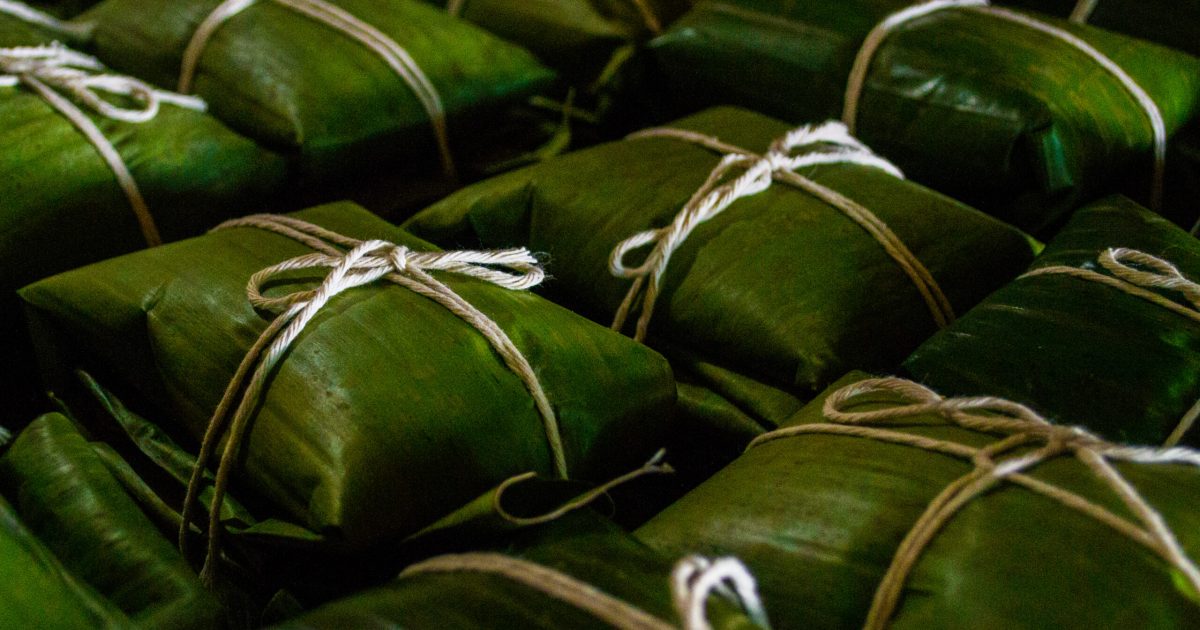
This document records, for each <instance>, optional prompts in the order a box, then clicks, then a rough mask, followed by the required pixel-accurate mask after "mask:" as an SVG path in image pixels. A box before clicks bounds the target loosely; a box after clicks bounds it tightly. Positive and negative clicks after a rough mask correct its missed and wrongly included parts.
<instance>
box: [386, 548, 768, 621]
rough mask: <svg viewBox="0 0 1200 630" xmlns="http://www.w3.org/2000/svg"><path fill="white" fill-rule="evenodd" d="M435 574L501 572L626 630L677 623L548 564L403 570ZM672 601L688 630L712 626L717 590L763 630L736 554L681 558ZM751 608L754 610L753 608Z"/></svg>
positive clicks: (452, 563) (439, 560) (460, 562)
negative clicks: (711, 602) (709, 607)
mask: <svg viewBox="0 0 1200 630" xmlns="http://www.w3.org/2000/svg"><path fill="white" fill-rule="evenodd" d="M431 573H482V574H487V575H497V576H500V577H503V578H505V579H508V580H511V581H513V582H516V583H517V584H521V585H522V586H526V587H529V588H531V589H534V590H536V591H538V592H541V593H543V594H545V595H547V596H549V597H552V598H554V599H557V600H559V601H561V602H564V603H566V604H568V605H571V606H574V607H575V608H578V609H579V610H582V611H584V612H586V613H588V614H590V615H592V616H594V617H596V618H597V619H599V620H600V621H603V622H604V623H606V624H608V625H610V626H612V627H614V628H621V629H622V630H673V629H674V628H675V627H676V626H675V625H674V624H672V623H669V622H667V621H664V620H662V619H660V618H658V617H656V616H654V615H651V614H650V613H648V612H646V611H644V610H642V609H640V608H638V607H636V606H634V605H632V604H630V603H628V602H626V601H624V600H621V599H618V598H616V597H613V596H612V595H609V594H608V593H605V592H604V591H602V590H600V589H598V588H596V587H595V586H592V585H591V584H588V583H587V582H584V581H582V580H579V579H577V578H575V577H572V576H570V575H567V574H565V573H562V572H561V571H556V570H554V569H551V568H549V567H545V566H542V565H540V564H537V563H534V562H530V561H528V560H522V559H520V558H514V557H512V556H508V555H504V554H499V553H464V554H451V555H445V556H438V557H436V558H433V559H431V560H426V561H424V562H419V563H417V564H414V565H412V566H411V567H408V568H407V569H405V570H404V571H403V572H401V573H400V578H401V579H403V578H408V577H412V576H415V575H426V574H431ZM671 594H672V600H673V601H674V602H675V603H676V605H677V606H680V607H681V608H680V609H679V610H680V613H681V615H684V616H683V617H682V622H683V625H682V627H683V628H684V629H685V630H709V628H711V626H710V625H709V623H708V619H707V616H706V614H705V613H706V611H705V606H706V604H707V602H708V598H709V597H711V596H712V595H713V594H717V595H720V596H722V597H725V598H727V599H729V601H730V602H731V603H733V604H735V605H737V606H745V607H746V608H745V610H746V612H747V615H748V616H749V617H750V618H751V620H752V621H754V622H755V623H759V624H760V625H761V626H762V627H763V628H766V627H768V626H767V625H766V624H765V621H766V615H765V613H763V611H762V606H761V602H759V599H758V594H757V588H756V586H755V583H754V578H753V577H752V576H751V575H750V573H749V571H747V570H746V568H745V567H744V566H743V565H742V564H741V563H740V562H738V561H737V560H735V559H733V558H722V559H720V560H717V561H716V562H710V561H708V560H706V559H704V558H700V557H698V556H692V557H689V558H685V559H684V560H682V561H680V563H679V564H678V565H676V568H675V570H674V572H673V573H672V579H671ZM751 608H753V610H751Z"/></svg>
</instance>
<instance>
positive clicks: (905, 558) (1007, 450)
mask: <svg viewBox="0 0 1200 630" xmlns="http://www.w3.org/2000/svg"><path fill="white" fill-rule="evenodd" d="M878 394H889V395H893V396H897V397H899V398H900V399H901V400H902V401H903V402H900V403H894V404H893V405H892V406H889V407H885V408H882V409H879V410H876V411H847V409H848V408H850V407H852V406H853V403H854V401H855V399H857V398H859V397H860V396H871V395H878ZM824 414H825V417H826V418H827V419H828V420H830V421H831V423H828V424H823V423H814V424H803V425H796V426H790V427H786V428H783V429H778V430H775V431H772V432H770V433H766V434H764V435H761V436H759V437H758V438H756V439H755V440H754V441H753V442H751V443H750V446H749V447H748V448H754V447H756V446H759V445H761V444H764V443H766V442H770V441H772V440H778V439H783V438H790V437H796V436H801V435H812V434H825V435H840V436H847V437H860V438H868V439H873V440H879V441H882V442H888V443H892V444H900V445H904V446H911V447H914V448H919V449H921V450H925V451H930V452H935V453H941V454H943V455H949V456H952V457H958V458H961V459H965V460H968V461H970V462H971V463H972V464H973V466H974V468H973V469H972V470H971V471H970V472H969V473H967V474H966V475H964V476H962V477H960V478H959V479H957V480H955V481H954V482H953V483H951V484H950V485H949V486H947V487H946V488H945V489H944V490H943V491H942V492H941V493H940V494H938V496H937V497H936V498H934V500H933V501H932V502H931V503H930V504H929V506H928V507H927V508H926V510H925V512H924V514H922V515H921V517H920V519H918V520H917V522H916V523H915V524H914V525H913V528H912V529H911V530H910V531H909V532H908V534H907V535H906V536H905V538H904V540H903V542H902V543H901V544H900V547H899V548H898V550H897V551H896V555H895V557H894V558H893V559H892V562H891V565H890V566H889V567H888V570H887V573H886V574H885V575H884V578H883V580H882V582H881V583H880V585H879V588H878V590H876V592H875V597H874V600H873V601H872V604H871V610H870V612H869V613H868V615H867V620H866V624H865V626H864V627H865V628H867V629H868V630H879V629H882V628H884V627H885V626H886V625H887V623H888V621H889V620H890V619H891V618H892V616H893V614H894V613H895V611H896V608H897V607H898V605H899V602H900V599H901V596H902V594H903V591H904V586H905V583H906V582H907V580H908V576H909V573H910V572H911V571H912V569H913V567H914V566H915V565H916V563H917V562H918V560H919V559H920V557H921V554H922V553H923V552H924V551H925V549H926V547H927V546H928V545H929V543H930V542H931V541H932V540H933V538H934V537H935V536H936V535H937V533H938V531H939V530H941V529H942V528H943V527H944V526H945V525H946V524H947V523H948V522H949V521H950V520H951V519H952V518H953V517H954V516H955V514H957V512H958V511H959V510H960V509H962V508H963V506H965V505H967V504H968V503H970V502H971V501H972V500H974V499H976V498H979V497H980V496H982V495H984V494H985V493H987V492H988V491H989V490H991V489H992V488H994V487H995V486H997V485H999V484H1000V482H1002V481H1009V482H1012V483H1015V484H1017V485H1020V486H1022V487H1024V488H1026V489H1028V490H1031V491H1033V492H1036V493H1038V494H1041V495H1042V496H1045V497H1047V498H1049V499H1053V500H1054V501H1057V502H1058V503H1059V504H1061V505H1063V506H1065V507H1067V508H1070V509H1072V510H1075V511H1077V512H1079V513H1080V514H1083V515H1084V516H1087V517H1090V518H1092V519H1095V520H1096V521H1097V522H1100V523H1102V524H1104V525H1108V526H1109V527H1111V528H1112V529H1114V530H1115V531H1117V532H1118V533H1119V534H1122V535H1124V536H1125V537H1127V538H1129V539H1130V540H1131V541H1133V542H1135V543H1137V544H1139V545H1142V546H1143V547H1145V548H1147V549H1148V550H1149V551H1151V552H1153V553H1154V554H1156V555H1158V556H1159V557H1160V558H1162V559H1163V560H1164V561H1165V562H1167V563H1168V564H1170V565H1171V566H1172V567H1173V568H1175V569H1177V570H1178V571H1179V572H1180V574H1182V576H1183V577H1184V579H1186V580H1187V581H1188V582H1189V583H1190V584H1191V585H1192V588H1195V589H1197V590H1198V591H1200V568H1198V567H1197V566H1196V563H1195V562H1193V561H1192V560H1191V559H1190V558H1189V557H1188V556H1187V555H1186V553H1185V552H1184V551H1183V548H1182V547H1181V546H1180V544H1179V542H1178V540H1177V539H1176V537H1175V534H1174V533H1173V532H1172V531H1171V529H1170V528H1169V527H1168V525H1167V524H1166V522H1165V521H1164V519H1163V517H1162V515H1160V514H1159V513H1158V512H1157V511H1155V510H1154V508H1153V507H1152V506H1151V505H1149V503H1147V501H1146V500H1145V499H1144V498H1143V497H1142V496H1141V495H1140V494H1139V493H1138V491H1137V490H1136V489H1135V488H1134V487H1133V486H1132V485H1131V484H1130V483H1129V481H1128V480H1126V479H1125V478H1124V477H1123V476H1122V475H1121V473H1120V472H1118V471H1117V469H1116V468H1115V467H1114V466H1113V464H1112V462H1114V461H1120V462H1135V463H1142V464H1186V465H1190V466H1200V452H1196V451H1193V450H1191V449H1187V448H1183V447H1173V448H1166V449H1160V448H1150V447H1142V446H1123V445H1117V444H1112V443H1109V442H1106V441H1104V440H1102V439H1100V438H1099V437H1096V436H1095V435H1093V434H1091V433H1089V432H1088V431H1087V430H1085V429H1082V428H1079V427H1071V426H1059V425H1053V424H1050V423H1049V422H1047V421H1046V419H1045V418H1043V417H1042V416H1040V415H1038V414H1037V413H1035V412H1034V411H1033V410H1032V409H1030V408H1028V407H1026V406H1024V405H1021V404H1018V403H1015V402H1012V401H1009V400H1005V399H1003V398H995V397H990V396H982V397H974V398H943V397H942V396H939V395H938V394H937V393H936V392H934V391H932V390H930V389H928V388H926V387H924V386H922V385H919V384H917V383H914V382H912V381H907V380H904V379H900V378H894V377H891V378H877V379H868V380H864V381H861V382H858V383H854V384H852V385H848V386H846V387H843V388H842V389H839V390H838V391H836V392H834V393H833V394H832V395H831V396H829V398H827V399H826V401H825V406H824ZM927 415H934V416H939V417H941V418H943V419H945V420H947V421H949V422H950V423H952V424H954V425H957V426H959V427H962V428H964V429H969V430H972V431H978V432H981V433H988V434H993V435H999V436H1003V437H1001V438H999V439H998V440H997V441H995V442H993V443H991V444H989V445H988V446H985V447H983V448H975V447H972V446H967V445H965V444H960V443H958V442H952V441H947V440H938V439H934V438H929V437H924V436H920V435H913V434H909V433H903V432H900V431H893V430H890V429H885V428H879V427H877V426H868V425H877V424H886V423H887V422H889V421H894V420H906V419H914V418H919V417H921V416H927ZM1031 449H1032V450H1031ZM1006 454H1007V455H1009V456H1008V457H1007V458H1003V459H1002V458H1001V457H1002V456H1004V455H1006ZM1066 456H1070V457H1074V458H1076V459H1078V460H1079V461H1080V462H1082V463H1083V464H1084V465H1085V466H1087V467H1088V468H1089V469H1090V470H1091V471H1092V473H1094V474H1095V476H1096V478H1097V479H1098V480H1099V481H1101V482H1103V483H1104V484H1105V485H1107V486H1108V487H1109V488H1110V489H1111V490H1112V491H1113V492H1114V493H1116V495H1117V496H1118V497H1119V498H1120V499H1121V502H1122V503H1123V504H1124V505H1125V506H1126V507H1127V508H1128V509H1129V510H1130V512H1131V513H1132V514H1133V515H1134V516H1135V517H1136V520H1137V522H1133V521H1131V520H1129V519H1127V518H1123V517H1120V516H1117V515H1116V514H1113V513H1112V512H1111V511H1109V510H1108V509H1106V508H1104V507H1102V506H1100V505H1097V504H1096V503H1094V502H1093V501H1091V500H1089V499H1087V498H1084V497H1083V496H1080V495H1079V494H1076V493H1074V492H1072V491H1070V490H1067V489H1065V488H1061V487H1059V486H1056V485H1054V484H1051V483H1047V482H1045V481H1042V480H1040V479H1037V478H1035V477H1032V476H1029V475H1028V474H1026V473H1025V471H1027V470H1030V469H1032V468H1034V467H1036V466H1038V465H1039V464H1042V463H1044V462H1046V461H1049V460H1052V459H1054V458H1057V457H1066Z"/></svg>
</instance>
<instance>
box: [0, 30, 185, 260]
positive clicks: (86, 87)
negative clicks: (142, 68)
mask: <svg viewBox="0 0 1200 630" xmlns="http://www.w3.org/2000/svg"><path fill="white" fill-rule="evenodd" d="M20 85H24V86H26V87H28V88H29V89H31V90H33V91H34V93H36V94H37V95H38V96H40V97H41V98H42V99H43V100H45V101H46V103H47V104H49V105H50V106H51V107H52V108H54V110H55V111H57V112H58V113H59V114H61V115H62V116H63V117H64V118H66V119H67V120H68V121H69V122H70V123H71V125H73V126H74V127H75V128H76V129H77V130H79V132H80V133H82V134H83V135H84V137H85V138H87V140H88V142H90V143H91V144H92V146H94V147H95V148H96V151H97V152H98V153H99V154H100V157H101V158H103V159H104V161H105V163H106V164H108V167H109V169H111V170H112V172H113V175H114V176H116V179H117V184H119V185H120V187H121V190H122V191H123V192H124V193H125V197H126V199H128V200H129V206H130V207H131V208H132V209H133V213H134V216H135V217H136V218H137V221H138V225H139V227H140V228H141V231H142V236H143V237H144V238H145V239H146V244H147V245H149V246H151V247H153V246H155V245H159V244H161V243H162V238H161V236H160V235H159V233H158V227H157V226H155V224H154V217H153V216H152V215H151V214H150V208H149V207H148V206H147V205H146V200H145V199H144V198H143V197H142V193H141V190H140V189H139V188H138V185H137V181H136V180H134V178H133V174H132V173H130V171H129V167H128V166H127V165H126V164H125V161H124V160H123V159H122V158H121V154H120V153H118V152H117V149H116V147H114V146H113V145H112V143H111V142H109V141H108V138H106V137H105V136H104V132H102V131H100V128H99V127H98V126H96V123H94V122H92V119H91V118H89V117H88V116H87V114H85V113H84V112H83V111H82V110H81V109H80V108H79V107H78V106H76V105H75V104H74V103H73V102H71V100H70V99H68V98H66V97H64V96H63V95H62V94H60V93H59V92H62V93H63V94H66V95H67V96H70V97H72V98H74V99H75V100H77V101H79V102H80V103H82V104H83V105H85V106H86V107H88V108H89V109H91V110H92V111H94V112H96V113H97V114H99V115H101V116H103V117H105V118H109V119H112V120H118V121H121V122H127V123H143V122H146V121H148V120H151V119H153V118H154V117H155V116H157V115H158V110H159V105H160V104H162V103H169V104H171V105H175V106H177V107H183V108H185V109H190V110H193V111H204V109H205V104H204V101H203V100H200V99H198V98H195V97H191V96H184V95H182V94H174V93H172V92H166V91H163V90H157V89H154V88H152V87H150V86H149V85H147V84H145V83H143V82H142V81H139V80H138V79H135V78H133V77H128V76H124V75H115V74H107V73H104V66H103V65H101V63H100V62H99V61H98V60H97V59H96V58H95V57H91V56H88V55H85V54H82V53H79V52H76V51H74V50H71V49H70V48H67V47H66V46H63V45H61V44H59V43H57V42H55V43H53V44H51V45H49V46H25V47H16V48H0V87H17V86H20ZM104 95H108V96H120V97H126V98H127V100H128V101H129V102H131V103H133V104H135V106H127V105H115V104H113V103H112V102H110V101H109V100H107V99H106V98H104Z"/></svg>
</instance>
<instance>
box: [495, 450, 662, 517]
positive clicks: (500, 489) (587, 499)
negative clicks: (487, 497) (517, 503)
mask: <svg viewBox="0 0 1200 630" xmlns="http://www.w3.org/2000/svg"><path fill="white" fill-rule="evenodd" d="M666 455H667V451H666V450H665V449H663V450H660V451H658V452H657V453H655V454H654V457H651V458H650V461H648V462H646V463H645V464H644V465H642V466H641V467H640V468H638V469H636V470H633V471H630V472H627V473H625V474H623V475H621V476H620V477H617V478H615V479H613V480H612V481H609V482H606V483H603V484H601V485H599V486H596V487H595V488H592V489H591V490H588V491H587V492H585V493H583V494H581V495H579V496H577V497H575V498H573V499H571V500H570V501H566V502H565V503H563V504H562V505H560V506H558V507H557V508H554V509H553V510H551V511H549V512H546V513H544V514H539V515H537V516H517V515H515V514H512V513H511V512H509V511H508V510H506V509H504V505H503V501H504V493H505V492H507V491H508V489H509V488H511V487H513V486H515V485H517V484H519V483H522V482H525V481H528V480H530V479H533V478H534V477H537V473H536V472H527V473H522V474H520V475H516V476H514V477H509V478H508V479H505V480H504V481H503V482H502V483H501V484H500V485H499V486H497V487H496V492H495V494H494V495H493V496H492V510H493V511H495V513H496V514H497V515H498V516H499V517H500V518H502V519H504V520H505V521H507V522H509V523H512V524H513V525H518V526H521V527H529V526H532V525H541V524H543V523H549V522H551V521H556V520H558V519H560V518H562V517H563V515H565V514H567V513H569V512H573V511H575V510H578V509H581V508H584V507H587V506H588V505H591V503H592V502H593V501H595V500H596V499H599V498H600V497H602V496H605V495H607V494H608V493H609V492H610V491H611V490H613V489H614V488H616V487H618V486H621V485H624V484H626V483H629V482H630V481H633V480H634V479H638V478H640V477H644V476H646V475H669V474H673V473H674V472H675V469H674V468H672V467H671V465H670V464H668V463H665V462H663V458H664V457H666Z"/></svg>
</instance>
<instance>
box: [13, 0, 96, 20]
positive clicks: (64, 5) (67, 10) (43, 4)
mask: <svg viewBox="0 0 1200 630" xmlns="http://www.w3.org/2000/svg"><path fill="white" fill-rule="evenodd" d="M23 2H24V4H27V5H29V6H31V7H33V8H35V9H37V10H38V11H44V12H46V13H48V14H50V15H53V16H54V17H58V18H64V19H66V18H72V17H75V16H76V15H79V14H80V13H83V12H84V11H86V10H88V9H89V8H91V7H93V6H95V5H96V4H97V3H98V2H99V0H23Z"/></svg>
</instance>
